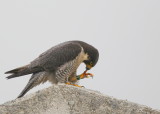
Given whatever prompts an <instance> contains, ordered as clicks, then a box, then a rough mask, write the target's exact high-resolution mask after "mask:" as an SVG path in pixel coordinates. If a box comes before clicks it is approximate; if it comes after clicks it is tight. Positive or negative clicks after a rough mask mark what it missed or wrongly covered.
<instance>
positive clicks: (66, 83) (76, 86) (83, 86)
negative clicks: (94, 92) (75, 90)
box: [66, 82, 84, 87]
mask: <svg viewBox="0 0 160 114" xmlns="http://www.w3.org/2000/svg"><path fill="white" fill-rule="evenodd" d="M66 84H67V85H73V86H76V87H84V86H80V85H77V84H71V83H69V82H67V83H66Z"/></svg>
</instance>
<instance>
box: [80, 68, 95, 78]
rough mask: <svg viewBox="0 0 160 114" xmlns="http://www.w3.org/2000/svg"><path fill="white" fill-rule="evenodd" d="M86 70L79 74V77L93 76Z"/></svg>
mask: <svg viewBox="0 0 160 114" xmlns="http://www.w3.org/2000/svg"><path fill="white" fill-rule="evenodd" d="M86 72H87V70H86V71H84V72H83V73H82V74H81V75H80V79H83V78H89V77H92V78H93V74H91V73H86Z"/></svg>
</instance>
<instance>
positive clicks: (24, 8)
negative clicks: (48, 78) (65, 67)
mask: <svg viewBox="0 0 160 114" xmlns="http://www.w3.org/2000/svg"><path fill="white" fill-rule="evenodd" d="M68 40H82V41H85V42H87V43H90V44H92V45H93V46H95V47H96V48H97V49H98V50H99V53H100V58H99V61H98V64H97V65H96V66H95V67H94V68H93V69H92V70H91V71H90V72H91V73H93V74H94V75H95V76H94V78H93V79H84V80H81V85H83V86H85V87H86V88H88V89H92V90H97V91H100V92H101V93H104V94H106V95H109V96H113V97H115V98H118V99H124V100H129V101H132V102H136V103H139V104H144V105H147V106H151V107H153V108H156V109H160V0H1V1H0V53H1V56H0V104H1V103H4V102H6V101H9V100H12V99H15V98H16V97H17V96H18V95H19V93H20V92H21V90H22V89H23V88H24V86H25V85H26V83H27V82H28V80H29V78H30V75H27V76H24V77H20V78H15V79H12V80H6V79H5V77H6V76H7V75H4V72H5V71H8V70H11V69H13V68H16V67H19V66H23V65H25V64H28V63H29V62H30V61H32V60H33V59H35V58H36V57H38V56H39V54H41V53H42V52H44V51H45V50H47V49H49V48H51V47H52V46H54V45H57V44H59V43H61V42H64V41H68ZM83 71H84V65H82V66H80V68H79V70H78V73H82V72H83ZM48 86H50V84H49V83H47V84H44V85H41V86H38V87H36V88H34V89H33V90H31V91H30V92H28V94H30V93H33V92H35V91H37V90H39V89H42V88H46V87H48Z"/></svg>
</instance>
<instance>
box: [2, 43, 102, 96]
mask: <svg viewBox="0 0 160 114" xmlns="http://www.w3.org/2000/svg"><path fill="white" fill-rule="evenodd" d="M98 58H99V52H98V50H97V49H96V48H95V47H93V46H91V45H90V44H87V43H85V42H83V41H67V42H64V43H61V44H59V45H56V46H54V47H52V48H50V49H49V50H47V51H45V52H44V53H42V54H41V55H40V56H39V57H38V58H36V59H35V60H33V61H32V62H30V63H29V64H28V65H25V66H22V67H19V68H16V69H13V70H10V71H7V72H6V73H5V74H9V73H10V74H11V75H9V76H8V77H7V79H10V78H15V77H20V76H23V75H28V74H32V76H31V78H30V80H29V82H28V84H27V85H26V87H25V88H24V89H23V91H22V92H21V93H20V95H19V96H18V98H20V97H23V96H24V95H25V94H26V93H27V92H28V91H29V90H30V89H32V88H33V87H35V86H37V85H39V84H40V83H45V82H46V81H50V82H51V83H53V84H57V83H65V84H69V85H74V86H78V87H80V86H79V85H77V82H78V80H80V79H83V78H87V77H91V76H93V75H92V74H91V73H87V71H88V70H90V69H91V68H92V67H94V66H95V65H96V63H97V61H98ZM81 63H85V65H86V70H85V71H84V72H83V73H82V74H81V75H77V74H76V71H77V68H78V67H79V65H80V64H81Z"/></svg>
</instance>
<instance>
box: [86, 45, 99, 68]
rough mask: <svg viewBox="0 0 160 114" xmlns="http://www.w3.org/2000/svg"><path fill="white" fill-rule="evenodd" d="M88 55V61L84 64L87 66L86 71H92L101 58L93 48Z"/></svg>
mask: <svg viewBox="0 0 160 114" xmlns="http://www.w3.org/2000/svg"><path fill="white" fill-rule="evenodd" d="M87 54H88V60H85V61H84V63H85V64H86V70H90V69H91V68H92V67H94V66H95V65H96V63H97V61H98V58H99V53H98V50H97V49H95V48H92V49H91V50H88V52H87Z"/></svg>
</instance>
